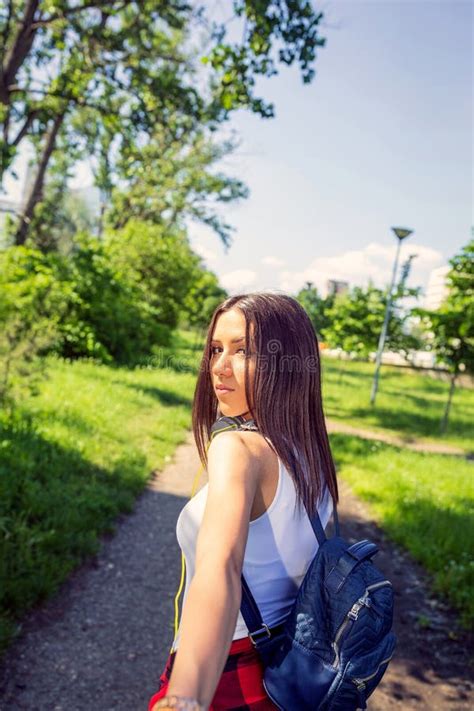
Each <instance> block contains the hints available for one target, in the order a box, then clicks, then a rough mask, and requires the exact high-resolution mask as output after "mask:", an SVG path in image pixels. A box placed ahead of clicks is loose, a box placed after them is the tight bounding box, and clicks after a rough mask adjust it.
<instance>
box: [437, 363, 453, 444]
mask: <svg viewBox="0 0 474 711" xmlns="http://www.w3.org/2000/svg"><path fill="white" fill-rule="evenodd" d="M457 377H458V371H457V369H456V370H455V371H454V373H453V374H452V376H451V383H450V386H449V395H448V402H447V403H446V408H445V410H444V415H443V419H442V420H441V426H440V428H439V431H440V433H441V434H444V433H445V432H446V427H447V426H448V418H449V410H450V409H451V402H452V399H453V393H454V386H455V383H456V378H457Z"/></svg>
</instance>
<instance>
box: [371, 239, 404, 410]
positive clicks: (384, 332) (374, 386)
mask: <svg viewBox="0 0 474 711" xmlns="http://www.w3.org/2000/svg"><path fill="white" fill-rule="evenodd" d="M392 230H393V232H394V233H395V236H396V237H397V238H398V243H397V253H396V255H395V262H394V264H393V272H392V281H391V284H390V289H389V291H388V296H387V304H386V306H385V318H384V321H383V326H382V331H381V333H380V338H379V344H378V348H377V355H376V358H375V373H374V380H373V383H372V392H371V393H370V404H371V405H373V404H374V403H375V396H376V395H377V389H378V385H379V371H380V364H381V362H382V353H383V349H384V345H385V339H386V337H387V328H388V320H389V318H390V307H391V305H392V292H393V285H394V284H395V277H396V275H397V267H398V255H399V254H400V246H401V244H402V241H403V240H404V239H406V238H407V237H409V236H410V235H411V234H412V233H413V230H407V229H405V228H404V227H392Z"/></svg>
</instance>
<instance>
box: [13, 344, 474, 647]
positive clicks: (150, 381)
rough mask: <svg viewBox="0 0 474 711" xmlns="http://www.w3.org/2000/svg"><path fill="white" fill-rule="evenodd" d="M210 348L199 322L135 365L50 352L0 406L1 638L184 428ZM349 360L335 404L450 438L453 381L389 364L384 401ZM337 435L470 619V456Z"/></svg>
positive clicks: (460, 426)
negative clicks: (447, 405)
mask: <svg viewBox="0 0 474 711" xmlns="http://www.w3.org/2000/svg"><path fill="white" fill-rule="evenodd" d="M201 348H202V341H201V340H200V339H199V338H197V337H196V336H195V335H194V334H193V333H190V332H188V333H187V332H183V331H180V332H179V333H178V334H176V336H175V337H174V340H173V343H172V345H171V346H170V347H169V348H159V349H157V350H156V352H155V355H154V356H153V357H152V358H150V359H148V361H147V362H145V363H143V364H142V365H141V366H140V367H137V368H134V369H127V368H119V367H109V366H104V365H100V364H96V363H94V362H92V361H76V362H72V363H70V362H65V361H62V360H59V359H53V358H51V359H50V360H49V361H48V368H47V374H48V378H47V380H45V381H44V382H43V383H42V385H41V389H40V395H39V396H38V397H35V398H30V399H29V400H28V401H25V402H24V403H23V405H22V406H21V407H20V408H19V409H18V411H17V412H16V414H15V416H14V417H12V418H8V417H7V416H6V415H0V649H2V648H5V647H6V646H7V644H8V643H9V641H10V640H11V639H12V636H14V634H15V633H16V631H17V630H18V629H19V628H18V621H19V620H20V619H21V616H22V615H23V614H24V612H25V611H27V610H28V609H30V608H31V607H32V606H33V605H34V604H36V603H37V602H40V601H41V600H43V599H45V598H47V597H48V596H49V595H51V593H53V592H54V591H55V590H56V589H57V588H58V586H59V585H60V583H61V582H63V581H64V580H65V579H66V577H67V576H68V574H69V573H70V572H71V571H72V570H73V569H74V568H76V567H77V565H78V564H79V563H80V562H82V561H83V560H85V559H86V558H87V557H89V556H90V555H92V554H94V553H95V552H96V551H97V550H98V547H99V540H100V536H101V535H102V534H104V533H107V532H113V531H114V527H115V525H116V521H117V516H118V514H119V513H122V512H128V511H130V510H131V508H132V506H133V502H134V500H135V498H136V497H137V495H138V494H139V493H140V491H141V490H142V489H143V487H144V485H145V483H146V481H147V479H148V478H149V475H150V472H151V471H152V470H153V469H160V468H162V467H163V466H164V464H165V461H166V457H167V456H170V455H171V454H172V453H173V451H174V450H175V448H176V446H177V445H178V444H179V443H180V442H182V441H183V440H184V438H185V436H186V432H187V430H188V428H189V426H190V422H191V417H190V415H191V404H192V397H193V393H194V386H195V382H196V375H197V367H198V365H199V358H200V354H201ZM339 367H340V363H338V362H337V361H330V360H329V359H327V358H326V359H324V361H323V377H324V396H325V408H326V413H327V415H328V416H329V417H331V418H335V419H339V420H342V421H346V422H348V423H350V424H355V425H359V426H362V427H365V428H372V429H374V430H382V429H383V430H389V431H393V432H394V433H396V434H400V433H401V434H402V435H405V436H407V435H410V436H417V437H418V436H423V437H427V438H429V436H431V437H432V438H433V439H434V440H436V441H439V438H438V437H437V434H436V431H437V426H438V422H439V418H440V417H441V414H442V411H443V406H444V402H445V397H446V393H447V388H448V385H447V383H443V382H439V381H434V380H432V379H430V378H427V377H426V376H422V375H409V374H407V373H405V372H402V371H398V370H397V371H395V370H394V369H390V370H389V369H384V371H383V372H382V381H381V388H380V392H379V397H378V399H377V407H376V410H375V411H373V410H372V409H371V408H370V406H369V405H368V399H369V393H370V384H371V375H372V372H373V366H372V365H369V364H363V363H362V364H361V363H345V364H344V367H345V373H344V374H343V375H342V380H341V381H340V375H339ZM473 398H474V396H473V392H472V391H467V390H459V391H456V393H455V397H454V402H453V409H452V419H451V424H450V429H449V430H448V433H447V435H446V436H445V437H443V441H447V442H450V443H453V444H458V445H461V446H463V447H464V448H466V449H467V448H468V446H469V440H468V436H469V419H470V418H471V420H472V416H473V411H474V408H473ZM430 433H431V435H430ZM331 441H332V442H333V447H334V452H335V455H336V459H337V461H338V464H339V469H340V471H341V474H342V476H344V477H345V478H346V479H347V480H348V482H349V483H350V484H351V485H352V487H353V488H354V490H355V492H356V493H357V494H359V495H360V496H362V497H363V498H365V499H367V500H368V501H370V503H371V504H372V506H373V508H374V511H375V514H376V515H377V516H378V517H379V520H380V523H381V524H382V526H383V527H384V528H385V529H386V530H387V533H388V534H389V535H390V536H391V537H392V538H393V539H394V540H397V541H399V542H400V543H401V544H402V545H404V546H405V547H406V548H408V549H409V550H410V551H411V552H412V553H413V555H414V556H415V557H416V558H418V559H419V560H420V561H421V562H422V563H423V564H424V565H425V567H426V568H427V569H428V570H430V571H431V572H432V574H433V576H434V581H435V585H436V587H437V589H438V590H439V591H440V592H441V593H444V594H446V595H447V596H448V597H449V598H450V600H451V601H452V602H453V604H455V605H456V606H457V607H458V608H459V609H460V611H461V613H462V615H463V619H465V620H467V619H472V615H473V603H472V600H469V595H468V584H469V579H470V578H469V576H472V567H471V568H469V563H468V561H467V556H466V553H465V552H463V551H465V550H466V549H467V546H466V544H467V540H468V535H470V536H471V539H472V518H471V519H469V518H468V508H469V506H472V497H473V494H472V483H471V482H472V464H470V463H469V462H466V461H463V460H462V459H460V458H455V457H446V456H436V455H423V454H419V453H415V452H408V451H402V450H399V449H396V448H394V447H390V446H388V445H383V444H381V443H379V442H374V441H367V440H360V439H358V438H355V437H348V436H344V435H339V434H334V435H332V436H331ZM468 487H469V488H468ZM469 527H471V528H469ZM471 585H472V583H471Z"/></svg>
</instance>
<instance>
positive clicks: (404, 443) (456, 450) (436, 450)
mask: <svg viewBox="0 0 474 711" xmlns="http://www.w3.org/2000/svg"><path fill="white" fill-rule="evenodd" d="M326 425H327V428H328V432H342V433H343V434H351V435H356V436H357V437H362V438H363V439H376V440H379V441H380V442H386V443H387V444H394V445H396V446H397V447H404V448H405V449H413V450H415V451H416V452H430V453H432V454H456V455H459V456H461V457H466V456H467V453H466V452H465V451H464V449H462V448H461V447H456V446H455V445H453V444H445V443H443V442H440V443H438V442H430V441H428V440H423V439H421V438H419V437H409V436H406V437H399V436H396V435H393V434H390V433H388V432H375V431H374V430H367V429H364V428H363V427H355V426H354V425H348V424H346V423H345V422H340V421H339V420H329V419H326Z"/></svg>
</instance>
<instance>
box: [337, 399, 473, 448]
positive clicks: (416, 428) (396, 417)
mask: <svg viewBox="0 0 474 711" xmlns="http://www.w3.org/2000/svg"><path fill="white" fill-rule="evenodd" d="M425 410H426V406H425ZM441 415H442V413H440V414H439V417H438V416H435V415H433V414H431V413H430V414H424V413H423V412H422V411H421V412H416V413H413V412H406V411H404V410H403V409H395V408H389V407H380V406H376V407H375V408H374V409H369V408H362V407H355V408H353V409H351V411H350V416H351V417H354V418H356V419H360V421H361V423H362V424H364V419H365V420H366V424H367V426H368V427H370V426H371V425H375V426H377V427H383V428H387V429H392V430H399V432H400V434H401V435H404V436H405V437H406V439H407V441H411V439H414V438H416V437H417V436H420V435H423V436H427V437H440V438H441V434H440V433H439V427H440V421H441ZM368 416H369V417H370V421H368V420H367V418H368ZM472 429H473V428H472V424H471V423H470V422H469V421H462V420H461V421H460V420H459V419H456V420H451V422H448V427H447V430H446V433H444V434H443V435H442V437H443V439H446V438H449V435H450V434H451V433H452V434H455V435H456V437H459V438H464V439H470V438H471V437H472Z"/></svg>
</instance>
